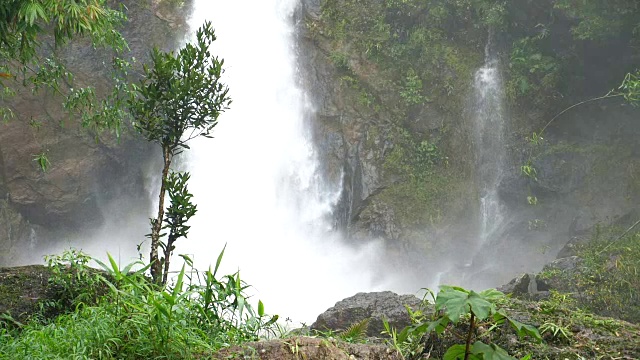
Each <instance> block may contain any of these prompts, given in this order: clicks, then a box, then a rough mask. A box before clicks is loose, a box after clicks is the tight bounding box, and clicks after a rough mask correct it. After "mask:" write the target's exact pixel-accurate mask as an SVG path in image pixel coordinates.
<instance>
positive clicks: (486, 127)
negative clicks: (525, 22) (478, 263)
mask: <svg viewBox="0 0 640 360" xmlns="http://www.w3.org/2000/svg"><path fill="white" fill-rule="evenodd" d="M473 89H474V95H475V98H474V100H475V103H474V106H473V123H474V130H475V132H474V136H475V148H476V166H477V176H478V180H477V181H478V187H479V192H480V236H479V237H480V242H479V245H480V246H482V245H484V244H486V242H487V240H489V239H490V238H491V237H492V236H495V235H497V234H496V232H497V231H498V230H499V229H500V228H501V225H502V223H503V220H504V214H503V205H502V203H501V202H500V199H499V197H498V185H499V184H500V180H501V179H502V177H503V174H504V167H505V158H506V152H505V142H504V121H505V119H504V117H505V115H504V114H505V109H504V89H503V86H502V78H501V76H500V69H499V61H498V59H497V58H496V55H495V51H494V49H493V46H492V43H491V35H490V36H489V42H488V44H487V46H486V50H485V64H484V66H483V67H482V68H480V69H479V70H478V71H477V72H476V74H475V81H474V86H473Z"/></svg>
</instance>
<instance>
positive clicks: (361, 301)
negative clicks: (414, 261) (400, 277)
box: [311, 291, 422, 337]
mask: <svg viewBox="0 0 640 360" xmlns="http://www.w3.org/2000/svg"><path fill="white" fill-rule="evenodd" d="M421 304H422V301H421V300H420V299H418V298H417V297H415V296H413V295H397V294H395V293H393V292H391V291H384V292H374V293H358V294H356V295H354V296H352V297H349V298H346V299H344V300H341V301H338V302H337V303H336V304H335V305H334V306H333V307H332V308H330V309H328V310H327V311H325V312H324V313H322V314H320V315H319V316H318V319H317V320H316V322H314V323H313V324H312V325H311V329H315V330H320V331H326V330H345V329H347V328H348V327H349V326H351V325H353V324H355V323H358V322H360V321H362V320H364V319H369V326H368V328H367V335H368V336H370V337H380V334H381V333H382V331H383V330H384V325H383V323H382V321H383V319H386V320H387V321H388V322H389V325H391V326H392V327H394V328H396V329H402V328H404V327H405V326H407V325H409V324H411V319H410V318H409V313H408V312H407V308H406V307H407V306H408V307H409V308H411V309H414V310H415V309H417V308H418V307H420V306H421Z"/></svg>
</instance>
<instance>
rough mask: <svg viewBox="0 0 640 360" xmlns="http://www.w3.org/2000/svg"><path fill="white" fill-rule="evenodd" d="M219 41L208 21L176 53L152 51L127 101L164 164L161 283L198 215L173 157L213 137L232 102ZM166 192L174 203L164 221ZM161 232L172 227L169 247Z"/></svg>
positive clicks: (154, 227) (154, 236) (157, 264)
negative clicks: (215, 47)
mask: <svg viewBox="0 0 640 360" xmlns="http://www.w3.org/2000/svg"><path fill="white" fill-rule="evenodd" d="M215 40H216V37H215V34H214V30H213V28H212V27H211V23H210V22H206V23H205V24H204V25H203V26H202V27H200V28H199V29H198V31H197V32H196V43H195V44H187V45H185V47H184V48H182V49H181V50H180V51H178V53H174V52H168V53H167V52H162V51H160V50H158V49H157V48H156V49H154V50H153V53H152V54H151V61H152V66H151V67H147V66H145V68H144V77H143V78H142V80H141V81H140V85H139V86H135V87H134V92H135V98H133V99H132V100H130V101H129V110H130V112H131V114H132V116H133V118H134V126H135V128H136V129H137V130H138V131H139V132H140V133H141V134H142V136H144V137H145V138H146V139H147V140H148V141H151V142H155V143H157V144H158V145H160V147H161V148H162V157H163V160H164V161H163V168H162V176H161V184H160V194H159V203H158V213H157V217H156V218H154V219H151V233H150V234H149V235H148V236H149V237H150V238H151V251H150V256H149V261H150V263H151V276H152V277H153V279H154V281H156V282H158V283H161V282H166V280H167V279H166V274H167V271H168V268H169V257H170V255H171V252H172V251H173V243H174V242H175V241H176V240H177V239H178V238H180V237H186V236H187V233H188V230H189V227H188V226H186V225H185V223H186V221H187V220H188V218H189V217H190V216H192V215H193V214H194V213H195V206H193V205H192V204H191V203H190V198H191V194H189V193H188V191H187V190H186V182H187V180H188V178H189V176H188V175H185V174H178V175H176V174H173V173H171V172H170V167H171V163H172V161H173V158H174V157H175V156H176V155H178V154H180V153H181V152H182V151H184V150H185V149H188V148H189V146H188V145H187V143H188V142H189V141H190V140H192V139H194V138H196V137H199V136H204V137H211V135H210V134H211V131H212V130H213V128H214V127H215V125H216V124H217V119H218V116H219V115H220V113H222V112H223V111H224V110H226V109H227V108H228V106H229V104H230V103H231V100H230V98H229V97H228V96H227V93H228V88H227V87H226V85H224V84H223V83H222V82H221V81H220V76H221V75H222V72H223V71H222V65H223V61H222V60H218V58H217V57H215V56H213V55H212V54H211V52H210V51H209V46H210V45H211V43H213V42H214V41H215ZM167 192H169V194H170V197H171V201H172V205H171V208H170V210H169V211H168V217H167V218H166V219H165V202H164V200H165V194H166V193H167ZM163 222H164V223H165V224H166V225H165V226H163ZM163 229H169V238H168V240H167V243H166V244H165V243H162V242H161V238H162V237H163V236H164V235H165V234H163V233H161V231H162V230H163ZM160 247H163V248H164V259H160V258H159V255H158V250H159V248H160ZM163 267H164V271H163ZM163 274H164V276H163Z"/></svg>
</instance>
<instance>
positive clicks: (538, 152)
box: [300, 0, 640, 285]
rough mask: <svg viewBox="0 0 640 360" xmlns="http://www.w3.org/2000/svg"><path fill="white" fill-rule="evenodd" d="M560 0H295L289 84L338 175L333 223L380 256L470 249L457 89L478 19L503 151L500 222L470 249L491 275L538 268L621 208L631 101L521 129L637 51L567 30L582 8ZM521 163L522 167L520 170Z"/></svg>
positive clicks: (600, 83) (464, 77)
mask: <svg viewBox="0 0 640 360" xmlns="http://www.w3.org/2000/svg"><path fill="white" fill-rule="evenodd" d="M463 3H464V4H467V3H468V4H467V5H464V4H463ZM485 3H486V4H485ZM563 3H565V2H564V1H544V2H526V1H517V2H513V4H511V3H509V4H506V5H505V4H502V5H500V4H499V2H491V1H484V2H477V4H481V5H482V4H485V5H486V6H485V7H480V8H473V6H476V5H472V2H465V1H462V2H456V3H455V4H454V3H446V2H439V1H422V2H413V1H409V2H402V3H396V2H380V1H365V2H364V3H363V2H362V1H352V0H322V1H321V0H307V1H304V6H303V8H304V21H303V23H304V24H303V26H301V33H302V34H303V35H302V36H301V39H300V41H301V46H302V50H301V51H300V53H301V54H302V56H301V57H302V64H303V65H302V66H303V68H304V71H303V73H307V74H308V76H307V77H306V79H305V86H306V87H307V89H309V90H310V91H311V93H312V95H313V96H314V98H315V103H316V104H317V109H316V110H317V111H316V118H315V121H314V122H313V124H314V126H315V127H316V129H315V130H316V141H317V143H318V145H319V148H320V149H321V151H322V153H323V154H324V156H325V161H324V164H325V166H326V168H325V171H326V173H327V174H328V177H329V178H330V179H332V180H333V181H340V179H342V180H341V181H342V184H343V193H342V199H341V202H340V206H339V209H338V218H339V221H338V224H339V227H340V228H341V229H343V230H344V231H345V232H346V233H347V234H348V235H349V236H350V237H351V238H352V239H353V240H354V241H366V239H372V238H382V239H384V240H385V243H386V244H387V245H388V247H389V249H390V250H394V251H395V252H394V251H391V252H390V255H393V254H394V253H405V255H406V254H408V255H409V256H410V257H411V256H415V258H416V259H420V260H418V261H419V262H421V263H430V265H429V266H432V267H433V265H434V261H437V259H438V258H441V257H443V256H445V257H452V256H453V257H458V258H460V260H459V262H460V263H461V264H464V263H466V262H468V261H470V260H471V261H475V259H469V258H468V257H469V256H472V253H473V251H471V249H472V248H473V247H474V244H476V243H477V237H478V231H479V230H478V229H479V223H478V221H479V220H478V219H479V214H480V209H479V207H480V201H479V194H478V184H477V181H478V179H477V176H476V175H475V174H476V172H477V166H478V165H477V163H476V159H477V154H476V153H475V151H476V150H474V146H473V143H474V141H475V140H474V137H473V122H472V121H473V120H472V119H473V113H472V110H470V106H469V103H470V102H469V99H470V98H471V97H472V82H473V74H474V73H475V71H476V70H477V69H478V68H479V67H480V66H481V65H482V63H483V59H484V56H485V44H486V43H487V38H488V36H489V35H488V34H489V33H490V30H489V29H492V30H491V33H492V35H491V36H492V38H493V41H495V42H496V43H497V45H496V47H497V48H498V52H497V56H498V58H499V59H500V63H501V69H502V73H503V74H502V76H503V78H504V83H505V89H504V91H505V94H506V99H505V102H506V103H507V106H506V108H507V109H506V116H505V118H506V119H507V121H506V124H505V128H506V130H505V134H504V137H505V139H506V140H505V141H506V143H505V146H506V147H507V158H508V159H507V161H506V165H505V169H503V171H504V177H503V178H502V181H501V182H500V184H499V186H498V189H497V190H498V193H499V198H500V201H501V202H502V203H503V204H504V207H505V210H504V213H505V214H506V221H505V223H504V224H503V226H502V230H501V234H500V236H499V238H495V239H490V240H489V241H490V242H489V245H490V246H488V248H492V250H490V251H484V253H481V254H480V255H479V256H480V257H482V258H484V259H485V260H484V261H487V260H486V259H492V260H489V261H491V262H494V261H495V259H501V260H500V262H501V263H504V268H503V269H501V271H504V272H507V273H508V272H520V271H531V270H538V268H539V267H540V266H542V264H544V263H545V262H546V261H548V260H550V259H553V258H554V257H555V254H556V253H557V251H558V250H559V249H560V248H561V247H562V246H563V245H564V243H566V241H567V240H569V239H570V237H572V236H575V235H578V234H580V233H581V232H584V231H586V230H587V229H589V228H591V227H592V226H593V225H594V224H597V223H609V222H610V221H612V220H614V219H615V218H617V217H620V216H623V215H625V214H627V213H629V212H631V211H632V210H634V209H637V207H638V205H637V204H638V203H639V202H638V200H639V199H640V187H639V186H638V185H639V182H638V179H639V178H640V177H639V173H638V171H639V170H638V169H639V165H638V164H639V162H640V153H639V151H640V150H639V149H640V147H638V146H637V138H638V135H639V134H640V121H639V120H640V111H639V110H638V109H637V108H633V107H632V106H630V105H629V104H626V103H624V102H623V101H620V100H619V98H613V99H609V100H603V101H597V102H590V103H588V104H585V105H582V106H578V107H576V108H574V109H572V110H571V111H568V112H567V113H565V114H564V115H563V116H561V117H559V118H557V119H556V120H554V122H552V124H551V125H550V126H549V127H548V128H547V129H546V130H545V133H544V134H543V138H544V139H543V140H542V141H539V142H538V144H537V145H534V144H532V143H531V141H530V139H531V138H532V134H533V132H539V131H540V129H541V128H543V127H544V125H545V124H546V123H547V122H548V121H549V120H550V119H551V118H553V117H554V115H555V114H557V113H558V112H560V111H561V110H563V109H564V108H566V107H568V106H570V105H572V104H575V103H578V102H580V101H583V100H586V99H589V98H592V97H596V96H600V95H603V94H605V93H606V92H607V91H608V90H609V89H611V88H614V87H617V86H618V85H619V83H620V81H621V80H622V79H623V77H624V74H625V73H626V72H630V71H634V70H635V67H634V66H638V64H640V61H637V60H638V59H639V57H638V54H637V52H635V53H634V51H633V50H632V48H633V47H632V46H630V44H631V42H632V41H631V40H630V39H629V36H627V35H624V36H622V35H616V36H615V37H614V39H612V40H611V41H601V40H589V39H582V38H580V37H579V36H578V35H577V34H579V32H578V30H581V28H579V29H578V30H576V27H577V26H579V25H581V24H582V23H580V22H579V20H580V19H582V18H578V15H576V14H575V13H571V12H570V11H569V10H567V9H566V8H564V7H563V6H564V5H563ZM460 4H462V5H460ZM496 4H497V5H496ZM478 6H480V5H478ZM585 11H586V10H585ZM590 11H591V10H590ZM616 11H618V10H616ZM620 11H621V10H620ZM625 11H626V10H625ZM621 13H623V12H621ZM624 14H627V13H626V12H624ZM524 15H526V16H524ZM581 16H583V17H584V18H585V19H587V20H590V19H591V18H587V16H592V14H591V13H589V14H587V15H584V14H581ZM613 16H614V17H613V19H614V20H617V18H615V16H617V15H613ZM625 16H626V15H625ZM621 19H622V18H621ZM632 21H633V20H632ZM616 23H617V22H616ZM620 23H622V21H620ZM540 24H542V25H540ZM623 28H624V26H623V25H620V29H623ZM625 29H626V28H625ZM581 31H584V29H582V30H581ZM619 31H620V34H622V33H623V30H619ZM541 32H543V33H542V34H541ZM548 33H551V35H549V36H547V35H548ZM625 36H626V37H625ZM526 164H530V165H531V166H532V167H533V168H534V169H535V176H532V177H527V176H524V175H523V173H522V165H526ZM341 176H342V178H340V177H341ZM452 253H453V255H452ZM456 253H457V254H456ZM390 258H393V256H390ZM435 264H437V263H435ZM425 266H426V265H425ZM436 266H437V265H436ZM495 276H497V277H498V278H497V279H494V280H493V281H498V282H499V281H505V280H508V276H509V275H502V276H499V274H491V275H490V276H489V277H491V278H494V277H495ZM494 285H496V284H494Z"/></svg>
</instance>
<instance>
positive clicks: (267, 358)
mask: <svg viewBox="0 0 640 360" xmlns="http://www.w3.org/2000/svg"><path fill="white" fill-rule="evenodd" d="M203 358H204V357H203ZM207 358H208V357H207ZM212 358H213V359H220V360H222V359H260V360H298V359H313V360H356V359H357V360H400V359H402V356H401V355H400V354H399V353H398V352H396V351H395V350H391V349H389V348H387V347H385V346H382V345H371V344H349V343H342V342H338V341H335V340H329V339H320V338H309V337H292V338H288V339H274V340H269V341H259V342H252V343H247V344H243V345H242V346H234V347H232V348H229V349H223V350H221V351H219V352H218V353H216V354H214V355H213V357H212Z"/></svg>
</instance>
